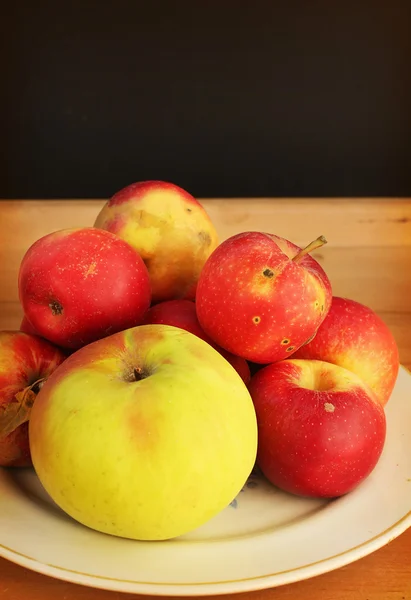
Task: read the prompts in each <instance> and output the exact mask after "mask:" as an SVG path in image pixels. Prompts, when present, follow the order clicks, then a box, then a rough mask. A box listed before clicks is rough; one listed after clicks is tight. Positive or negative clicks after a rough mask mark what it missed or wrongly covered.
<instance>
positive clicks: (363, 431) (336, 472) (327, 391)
mask: <svg viewBox="0 0 411 600" xmlns="http://www.w3.org/2000/svg"><path fill="white" fill-rule="evenodd" d="M249 391H250V393H251V396H252V398H253V402H254V406H255V409H256V413H257V423H258V456H257V464H258V466H259V467H260V468H261V470H262V472H263V473H264V475H265V476H266V477H267V479H268V480H269V481H270V482H271V483H273V484H274V485H275V486H277V487H279V488H281V489H283V490H285V491H287V492H290V493H293V494H297V495H301V496H312V497H323V498H333V497H338V496H341V495H343V494H346V493H348V492H350V491H351V490H353V489H354V488H355V487H356V486H357V485H359V483H361V481H363V480H364V479H365V478H366V477H367V476H368V475H369V474H370V473H371V472H372V470H373V469H374V467H375V466H376V464H377V462H378V460H379V457H380V455H381V453H382V450H383V447H384V442H385V435H386V420H385V413H384V409H383V407H382V405H381V404H380V402H378V400H377V398H376V397H375V395H374V394H373V392H372V391H371V390H370V389H369V388H368V387H367V386H366V385H365V384H364V383H363V381H362V380H361V379H360V378H359V377H358V376H357V375H355V374H354V373H351V371H348V370H347V369H344V368H343V367H339V366H337V365H333V364H330V363H327V362H324V361H318V360H298V359H293V358H292V359H289V360H284V361H280V362H277V363H274V364H272V365H268V366H266V367H264V368H263V369H262V370H261V371H259V372H258V373H257V374H256V375H254V376H253V377H252V378H251V383H250V385H249Z"/></svg>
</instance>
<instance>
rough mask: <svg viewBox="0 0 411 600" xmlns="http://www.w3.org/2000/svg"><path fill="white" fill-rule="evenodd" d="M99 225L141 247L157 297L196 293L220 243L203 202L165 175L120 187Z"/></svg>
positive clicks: (174, 297)
mask: <svg viewBox="0 0 411 600" xmlns="http://www.w3.org/2000/svg"><path fill="white" fill-rule="evenodd" d="M94 226H95V227H98V228H100V229H106V230H107V231H110V232H111V233H115V234H116V235H117V236H119V237H121V238H122V239H123V240H125V241H126V242H128V243H129V244H130V245H131V246H133V248H134V249H135V250H137V252H138V253H139V254H140V256H141V257H142V259H143V260H144V262H145V264H146V267H147V269H148V272H149V275H150V281H151V289H152V301H153V303H157V302H161V301H164V300H173V299H177V298H188V299H194V297H195V291H196V286H197V281H198V278H199V276H200V272H201V269H202V268H203V265H204V263H205V261H206V260H207V258H208V257H209V255H210V254H211V253H212V252H213V250H214V249H215V248H216V247H217V244H218V237H217V232H216V230H215V228H214V226H213V224H212V222H211V220H210V218H209V216H208V215H207V213H206V211H205V210H204V208H203V207H202V205H201V204H200V203H199V202H197V200H196V199H195V198H193V196H191V194H189V193H188V192H186V191H185V190H183V189H182V188H180V187H178V186H177V185H173V184H172V183H167V182H165V181H142V182H138V183H133V184H131V185H128V186H127V187H125V188H123V189H121V190H119V191H118V192H117V193H116V194H114V196H113V197H112V198H111V199H110V200H109V201H108V202H107V203H106V204H105V205H104V207H103V208H102V210H101V212H100V213H99V215H98V216H97V219H96V221H95V223H94Z"/></svg>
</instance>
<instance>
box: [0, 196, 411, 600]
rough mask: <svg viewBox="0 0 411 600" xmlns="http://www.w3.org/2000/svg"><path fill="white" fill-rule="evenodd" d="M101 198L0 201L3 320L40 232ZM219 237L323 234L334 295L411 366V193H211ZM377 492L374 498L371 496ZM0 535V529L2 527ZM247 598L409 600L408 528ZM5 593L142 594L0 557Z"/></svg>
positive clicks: (84, 220) (4, 323)
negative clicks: (386, 336) (372, 318)
mask: <svg viewBox="0 0 411 600" xmlns="http://www.w3.org/2000/svg"><path fill="white" fill-rule="evenodd" d="M103 203H104V200H85V201H83V200H73V201H65V200H64V201H59V200H56V201H47V202H44V201H41V200H30V201H24V200H23V201H13V202H11V201H0V224H1V229H2V239H1V241H0V329H14V328H18V326H19V323H20V320H21V317H22V311H21V307H20V305H19V303H18V294H17V275H18V267H19V263H20V260H21V258H22V256H23V255H24V252H25V251H26V250H27V248H28V247H29V245H30V244H31V243H32V242H34V241H35V240H36V239H38V238H39V237H41V236H42V235H45V234H46V233H49V232H51V231H54V230H57V229H62V228H65V227H79V226H91V225H92V224H93V222H94V219H95V217H96V215H97V213H98V211H99V210H100V208H101V206H102V205H103ZM202 203H203V204H204V206H205V207H206V209H207V211H208V212H209V214H210V216H211V218H212V220H213V222H214V223H215V225H216V227H217V230H218V232H219V235H220V239H225V238H227V237H229V236H230V235H232V234H234V233H237V232H239V231H245V230H262V231H270V232H272V233H277V234H278V235H282V236H284V237H288V238H289V239H291V240H292V241H294V242H295V243H297V244H299V245H305V244H306V243H307V242H308V241H310V240H311V239H314V238H315V237H317V236H318V235H319V234H324V235H325V236H326V237H327V238H328V242H329V243H328V245H327V246H325V247H324V248H322V249H321V251H317V252H316V253H315V256H316V258H317V259H318V260H319V261H320V263H321V264H322V265H323V267H324V268H325V270H326V271H327V273H328V275H329V277H330V279H331V282H332V285H333V290H334V294H336V295H341V296H346V297H350V298H353V299H356V300H358V301H360V302H363V303H365V304H368V305H369V306H370V307H371V308H373V309H374V310H376V311H377V312H378V313H379V314H380V316H381V317H382V318H383V319H384V320H385V322H386V323H387V325H388V326H389V327H390V328H391V330H392V332H393V334H394V336H395V339H396V341H397V344H398V347H399V350H400V357H401V362H402V363H403V364H404V365H406V366H407V367H408V368H409V369H411V334H410V332H411V301H410V298H411V200H409V199H393V198H392V199H365V200H359V199H350V200H347V199H309V200H303V199H293V200H285V199H238V200H235V199H230V200H224V199H212V200H204V201H202ZM375 500H376V501H377V499H375ZM0 537H1V532H0ZM238 597H239V598H241V597H243V598H246V599H247V600H288V599H289V600H291V599H292V600H294V599H295V598H298V599H300V600H313V599H316V600H329V599H330V598H332V599H333V600H346V599H348V598H349V599H350V600H411V529H409V530H407V531H406V532H405V533H403V534H402V535H401V536H400V537H399V538H397V539H396V540H394V541H392V542H391V543H390V544H388V545H387V546H385V547H384V548H382V549H380V550H378V551H376V552H374V553H373V554H371V555H370V556H367V557H365V558H363V559H361V560H358V561H357V562H355V563H353V564H351V565H348V566H346V567H343V568H340V569H338V570H336V571H332V572H330V573H327V574H324V575H321V576H319V577H315V578H312V579H309V580H307V581H302V582H298V583H295V584H291V585H287V586H283V587H279V588H273V589H267V590H262V591H255V592H249V593H244V594H239V595H238ZM0 598H1V599H2V600H3V599H4V600H40V599H41V600H51V599H53V600H54V599H64V600H74V599H75V600H115V599H117V600H118V599H119V598H124V599H126V598H134V599H137V598H142V597H141V596H137V595H123V594H119V593H116V592H106V591H102V590H97V589H92V588H87V587H82V586H78V585H74V584H71V583H66V582H63V581H59V580H55V579H52V578H49V577H45V576H42V575H39V574H37V573H34V572H31V571H28V570H26V569H24V568H22V567H19V566H17V565H14V564H12V563H10V562H7V561H5V560H3V559H0Z"/></svg>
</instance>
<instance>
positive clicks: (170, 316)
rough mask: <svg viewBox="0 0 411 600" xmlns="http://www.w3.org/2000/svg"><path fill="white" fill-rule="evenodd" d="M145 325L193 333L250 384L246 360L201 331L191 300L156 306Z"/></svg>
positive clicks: (148, 314) (146, 319)
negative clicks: (172, 327)
mask: <svg viewBox="0 0 411 600" xmlns="http://www.w3.org/2000/svg"><path fill="white" fill-rule="evenodd" d="M143 323H144V324H155V323H162V324H164V325H174V327H180V328H181V329H185V330H186V331H189V332H190V333H193V334H194V335H196V336H197V337H199V338H201V339H202V340H204V341H205V342H207V343H208V344H210V345H211V346H213V348H215V349H216V350H218V352H219V353H220V354H222V355H223V356H224V358H225V359H226V360H228V362H229V363H230V364H231V365H232V366H233V367H234V369H235V370H236V371H237V373H238V374H239V375H240V377H241V379H242V380H243V381H244V383H245V384H248V383H249V381H250V368H249V366H248V363H247V361H246V360H245V359H244V358H241V357H240V356H235V354H231V352H227V350H224V349H223V348H220V347H219V346H217V344H215V343H214V342H213V340H212V339H211V338H210V337H209V336H208V335H207V334H206V333H205V332H204V331H203V330H202V329H201V326H200V323H199V322H198V319H197V313H196V307H195V304H194V302H192V301H191V300H184V299H181V300H166V301H165V302H160V303H159V304H155V305H154V306H152V307H151V308H150V309H149V310H148V311H147V313H146V316H145V317H144V320H143Z"/></svg>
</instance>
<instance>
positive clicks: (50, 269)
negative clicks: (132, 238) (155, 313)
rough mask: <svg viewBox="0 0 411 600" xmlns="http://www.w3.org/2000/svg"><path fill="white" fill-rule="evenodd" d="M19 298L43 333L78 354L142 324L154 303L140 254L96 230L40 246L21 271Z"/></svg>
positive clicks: (49, 238) (60, 234) (65, 234)
mask: <svg viewBox="0 0 411 600" xmlns="http://www.w3.org/2000/svg"><path fill="white" fill-rule="evenodd" d="M19 294H20V301H21V303H22V306H23V310H24V313H25V315H26V317H27V318H28V320H29V321H30V323H31V325H32V327H34V329H35V330H36V331H37V332H38V334H39V335H41V336H42V337H44V338H46V339H48V340H50V341H51V342H53V343H55V344H56V345H57V346H61V347H63V348H72V349H75V348H80V347H81V346H84V345H85V344H88V343H90V342H92V341H94V340H97V339H99V338H102V337H105V336H107V335H110V334H112V333H115V332H118V331H121V330H123V329H127V328H129V327H132V326H135V325H138V324H139V323H140V322H141V320H142V319H143V317H144V314H145V312H146V311H147V309H148V307H149V305H150V300H151V295H150V281H149V276H148V272H147V268H146V266H145V265H144V263H143V261H142V259H141V257H140V256H139V255H138V253H137V252H136V251H135V250H134V249H133V248H132V247H131V246H130V245H129V244H127V242H125V241H124V240H121V239H120V238H118V237H117V236H116V235H114V234H113V233H109V232H108V231H103V230H100V229H94V228H93V227H87V228H81V229H65V230H62V231H57V232H55V233H51V234H49V235H46V236H44V237H42V238H41V239H40V240H38V241H37V242H35V243H34V244H33V245H32V246H31V247H30V248H29V249H28V251H27V252H26V254H25V256H24V258H23V261H22V263H21V266H20V273H19Z"/></svg>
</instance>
